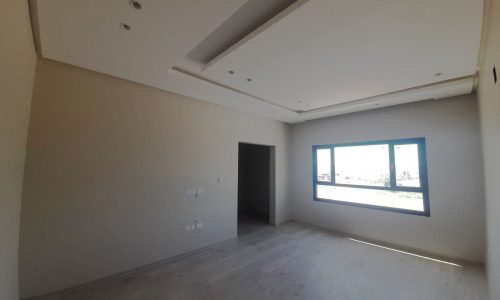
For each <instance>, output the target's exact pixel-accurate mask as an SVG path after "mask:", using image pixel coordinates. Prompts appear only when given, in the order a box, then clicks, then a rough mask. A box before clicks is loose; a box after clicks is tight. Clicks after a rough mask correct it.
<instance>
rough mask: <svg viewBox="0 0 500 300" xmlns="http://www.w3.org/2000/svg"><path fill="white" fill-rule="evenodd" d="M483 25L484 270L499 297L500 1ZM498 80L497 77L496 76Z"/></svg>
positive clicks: (496, 298)
mask: <svg viewBox="0 0 500 300" xmlns="http://www.w3.org/2000/svg"><path fill="white" fill-rule="evenodd" d="M489 2H490V3H489V5H490V9H489V14H490V15H489V17H488V18H487V22H488V23H486V24H485V28H484V29H483V30H485V35H484V41H483V42H484V45H483V51H484V53H483V59H482V63H481V66H480V71H479V87H478V98H479V111H480V116H481V131H482V137H483V157H484V174H485V175H484V178H485V193H486V208H487V210H486V211H487V214H486V219H487V226H486V227H487V237H488V238H487V240H488V251H487V253H488V255H487V270H488V278H489V283H490V298H491V300H499V299H500V217H499V214H500V81H499V82H497V83H496V84H495V82H494V80H493V67H494V66H495V65H496V69H497V76H500V1H499V0H491V1H489ZM498 79H500V78H498Z"/></svg>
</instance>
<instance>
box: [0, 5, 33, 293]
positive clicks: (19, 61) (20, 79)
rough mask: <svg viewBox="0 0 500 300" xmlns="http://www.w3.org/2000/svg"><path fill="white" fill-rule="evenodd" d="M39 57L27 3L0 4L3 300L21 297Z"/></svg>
mask: <svg viewBox="0 0 500 300" xmlns="http://www.w3.org/2000/svg"><path fill="white" fill-rule="evenodd" d="M35 62H36V53H35V48H34V46H33V37H32V33H31V25H30V20H29V10H28V2H27V1H0V299H2V300H14V299H19V297H18V295H19V294H18V246H19V215H20V208H21V193H22V185H23V170H24V158H25V154H26V138H27V135H28V121H29V112H30V104H31V95H32V91H33V78H34V76H35Z"/></svg>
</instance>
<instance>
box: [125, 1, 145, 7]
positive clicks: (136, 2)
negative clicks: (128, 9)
mask: <svg viewBox="0 0 500 300" xmlns="http://www.w3.org/2000/svg"><path fill="white" fill-rule="evenodd" d="M128 4H129V5H130V6H132V7H133V8H135V9H141V8H142V4H141V3H139V1H135V0H130V1H129V2H128Z"/></svg>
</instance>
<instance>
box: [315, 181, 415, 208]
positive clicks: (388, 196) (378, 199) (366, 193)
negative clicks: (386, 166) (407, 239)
mask: <svg viewBox="0 0 500 300" xmlns="http://www.w3.org/2000/svg"><path fill="white" fill-rule="evenodd" d="M317 196H318V198H321V199H326V200H336V201H341V202H349V203H355V204H368V205H377V206H384V207H392V208H399V209H406V210H413V211H419V212H423V211H424V204H423V201H422V200H423V198H422V193H416V192H415V193H414V192H402V191H387V190H375V189H365V188H353V187H342V186H332V185H317Z"/></svg>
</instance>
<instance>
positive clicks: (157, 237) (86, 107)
mask: <svg viewBox="0 0 500 300" xmlns="http://www.w3.org/2000/svg"><path fill="white" fill-rule="evenodd" d="M288 136H289V126H288V125H285V124H283V123H280V122H277V121H271V120H268V119H264V118H260V117H256V116H253V115H249V114H246V113H240V112H236V111H233V110H230V109H227V108H223V107H220V106H217V105H213V104H208V103H204V102H201V101H197V100H193V99H190V98H186V97H183V96H179V95H175V94H171V93H167V92H164V91H160V90H157V89H154V88H150V87H146V86H142V85H139V84H135V83H131V82H128V81H125V80H121V79H116V78H113V77H109V76H106V75H101V74H98V73H94V72H90V71H86V70H83V69H79V68H75V67H70V66H67V65H63V64H59V63H55V62H51V61H47V60H40V61H39V64H38V69H37V74H36V80H35V90H34V96H33V105H32V114H31V125H30V134H29V144H28V154H27V160H26V176H25V187H24V197H23V209H22V218H21V219H22V220H21V223H22V224H21V233H22V234H21V249H20V278H21V292H22V296H23V297H28V296H34V295H38V294H43V293H47V292H52V291H56V290H59V289H64V288H68V287H71V286H74V285H78V284H82V283H85V282H89V281H92V280H95V279H99V278H102V277H105V276H108V275H112V274H115V273H118V272H122V271H126V270H129V269H132V268H135V267H139V266H143V265H146V264H149V263H152V262H156V261H159V260H162V259H165V258H167V257H170V256H173V255H176V254H180V253H184V252H186V251H189V250H193V249H196V248H199V247H202V246H205V245H209V244H212V243H215V242H218V241H222V240H226V239H230V238H234V237H236V220H237V219H236V217H237V181H238V160H237V158H238V143H239V142H248V143H256V144H266V145H275V146H276V219H277V222H278V223H281V222H283V221H285V220H288V219H289V218H290V215H291V213H290V205H289V203H288V201H287V199H288V195H287V185H286V176H287V174H288V166H287V164H286V162H287V161H288V159H287V150H286V149H287V148H288ZM218 177H221V178H222V182H221V183H218V182H217V178H218ZM190 188H204V189H205V193H204V194H203V195H201V196H200V198H198V199H194V198H193V197H189V196H187V195H186V192H187V189H190ZM195 218H197V219H199V220H200V221H202V222H203V223H204V225H205V228H203V230H202V231H200V232H186V228H185V227H186V225H188V224H191V223H193V222H194V220H195Z"/></svg>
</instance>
